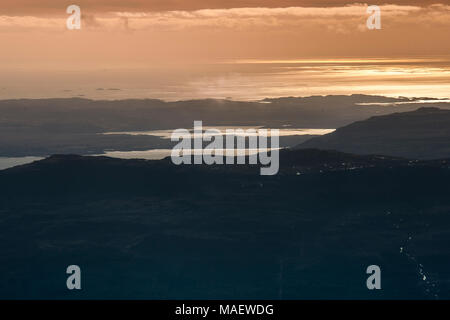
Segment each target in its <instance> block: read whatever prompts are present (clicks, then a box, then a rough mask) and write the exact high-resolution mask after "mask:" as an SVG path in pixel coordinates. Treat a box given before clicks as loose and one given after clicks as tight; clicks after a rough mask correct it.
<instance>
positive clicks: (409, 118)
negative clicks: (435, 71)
mask: <svg viewBox="0 0 450 320" xmlns="http://www.w3.org/2000/svg"><path fill="white" fill-rule="evenodd" d="M296 148H319V149H326V150H338V151H342V152H348V153H354V154H384V155H390V156H397V157H405V158H412V159H440V158H449V157H450V111H449V110H441V109H439V108H433V107H427V108H420V109H418V110H416V111H411V112H404V113H393V114H389V115H383V116H375V117H371V118H369V119H367V120H362V121H357V122H355V123H352V124H349V125H347V126H344V127H342V128H338V129H337V130H336V131H335V132H333V133H330V134H327V135H324V136H321V137H315V138H312V139H310V140H308V141H306V142H304V143H302V144H300V145H299V146H297V147H296Z"/></svg>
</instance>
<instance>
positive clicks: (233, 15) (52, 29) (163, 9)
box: [0, 0, 450, 85]
mask: <svg viewBox="0 0 450 320" xmlns="http://www.w3.org/2000/svg"><path fill="white" fill-rule="evenodd" d="M437 1H438V2H439V3H436V1H423V0H421V1H415V0H396V1H394V0H392V1H388V2H387V4H384V5H380V7H381V13H382V30H372V31H371V30H368V29H367V28H366V20H367V17H368V14H367V13H366V8H367V4H362V3H360V4H353V2H351V1H341V0H337V1H331V0H303V1H301V0H297V1H296V0H259V1H255V0H228V1H219V0H208V1H206V0H202V1H200V0H199V1H191V0H164V1H161V0H158V1H144V0H129V1H119V0H97V1H93V0H78V1H74V0H70V1H65V0H40V1H35V0H1V1H0V42H1V43H2V48H1V50H0V68H2V71H3V72H2V75H0V85H2V83H3V84H7V83H8V81H9V79H10V77H8V75H10V74H11V73H17V72H18V71H20V72H25V71H27V70H28V71H32V70H35V71H36V72H37V71H39V70H45V71H46V72H53V71H54V72H55V73H56V72H59V73H60V74H61V73H64V72H66V71H70V70H84V71H89V70H94V69H95V70H96V71H98V70H102V69H104V68H116V69H121V68H137V69H139V68H160V67H164V68H167V69H170V68H172V69H174V70H176V69H177V68H180V66H182V68H184V69H186V70H185V74H189V72H190V71H189V70H191V69H189V68H191V67H189V66H190V65H194V66H195V65H196V64H202V65H203V67H202V69H201V70H200V69H195V67H192V68H193V69H192V70H193V71H192V72H197V73H198V72H199V70H200V72H203V73H205V74H206V73H207V72H208V69H207V67H204V65H205V64H207V63H212V64H216V63H223V62H227V63H228V62H230V61H237V60H248V59H256V60H291V59H294V60H297V59H311V58H312V59H327V58H332V59H342V58H349V57H353V58H358V59H367V58H383V59H389V58H396V59H398V58H402V59H403V58H408V57H441V56H448V54H449V53H450V41H449V38H450V4H449V3H448V1H443V0H437ZM381 3H383V2H381ZM69 4H78V5H79V6H80V7H81V11H82V28H81V30H67V29H66V19H67V17H68V14H66V12H65V10H66V7H67V5H69ZM430 70H431V69H430ZM265 71H266V69H264V71H263V69H261V72H265ZM233 72H234V71H233ZM173 76H174V77H178V76H179V75H178V74H176V75H173Z"/></svg>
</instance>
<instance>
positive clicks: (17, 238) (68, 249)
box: [0, 150, 450, 299]
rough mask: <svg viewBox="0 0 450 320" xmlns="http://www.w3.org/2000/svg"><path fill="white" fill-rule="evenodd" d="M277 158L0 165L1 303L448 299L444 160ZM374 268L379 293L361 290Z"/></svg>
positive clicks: (448, 208)
mask: <svg viewBox="0 0 450 320" xmlns="http://www.w3.org/2000/svg"><path fill="white" fill-rule="evenodd" d="M280 164H281V171H280V174H278V175H276V176H260V175H259V170H258V168H257V167H253V166H203V165H200V166H187V165H186V166H174V165H173V164H172V163H171V162H170V160H169V159H165V160H161V161H143V160H120V159H111V158H105V157H99V158H95V157H80V156H65V155H59V156H52V157H50V158H47V159H45V160H42V161H38V162H35V163H32V164H29V165H24V166H20V167H15V168H11V169H8V170H3V171H0V194H1V196H0V250H1V252H2V254H1V255H0V283H1V284H2V285H1V286H0V297H1V298H9V299H13V298H39V299H43V298H49V299H55V298H58V299H73V298H83V299H90V298H96V299H99V298H100V299H105V298H126V299H128V298H132V299H139V298H143V299H151V298H153V299H170V298H172V299H174V298H175V299H195V298H209V299H226V298H234V299H236V298H243V299H245V298H246V299H258V298H266V299H279V298H282V299H298V298H306V299H313V298H319V299H322V298H335V299H337V298H338V299H347V298H358V299H363V298H365V299H378V298H384V299H389V298H393V299H399V298H400V299H406V298H412V299H435V298H449V292H450V285H449V284H450V274H449V273H448V270H449V266H450V249H449V247H448V245H447V244H448V243H449V241H450V218H449V217H450V197H449V190H450V169H449V164H448V162H447V161H445V160H442V161H413V160H405V159H398V158H391V157H382V156H353V155H349V154H342V153H338V152H328V151H319V150H296V151H285V152H282V153H281V155H280ZM355 167H357V168H355ZM299 172H301V174H300V175H298V174H297V173H299ZM71 264H77V265H80V267H81V268H82V277H83V278H82V281H83V282H82V286H83V290H81V291H79V292H72V291H69V290H67V289H66V286H65V282H66V274H65V270H66V267H67V266H68V265H71ZM372 264H376V265H379V266H380V267H381V268H382V288H383V290H379V291H369V290H367V288H366V277H367V275H366V273H365V271H366V268H367V266H368V265H372ZM424 275H426V279H425V280H424Z"/></svg>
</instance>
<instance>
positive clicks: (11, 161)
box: [0, 157, 44, 170]
mask: <svg viewBox="0 0 450 320" xmlns="http://www.w3.org/2000/svg"><path fill="white" fill-rule="evenodd" d="M42 159H44V158H42V157H0V170H3V169H8V168H12V167H15V166H20V165H22V164H27V163H31V162H33V161H38V160H42Z"/></svg>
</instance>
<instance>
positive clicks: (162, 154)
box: [98, 148, 280, 160]
mask: <svg viewBox="0 0 450 320" xmlns="http://www.w3.org/2000/svg"><path fill="white" fill-rule="evenodd" d="M276 149H278V150H279V149H280V148H276ZM232 150H234V151H235V155H237V154H245V155H246V156H248V155H253V154H256V153H258V151H261V150H258V149H221V150H214V153H213V154H215V155H218V156H223V155H224V154H228V152H230V153H231V152H232ZM268 150H275V148H274V149H270V148H268ZM171 153H172V149H153V150H145V151H107V152H105V153H104V154H99V155H98V156H107V157H112V158H120V159H144V160H161V159H164V158H166V157H170V155H171ZM204 153H205V151H204V150H202V149H191V150H183V154H184V155H192V154H193V155H201V154H204ZM209 154H211V153H209Z"/></svg>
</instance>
